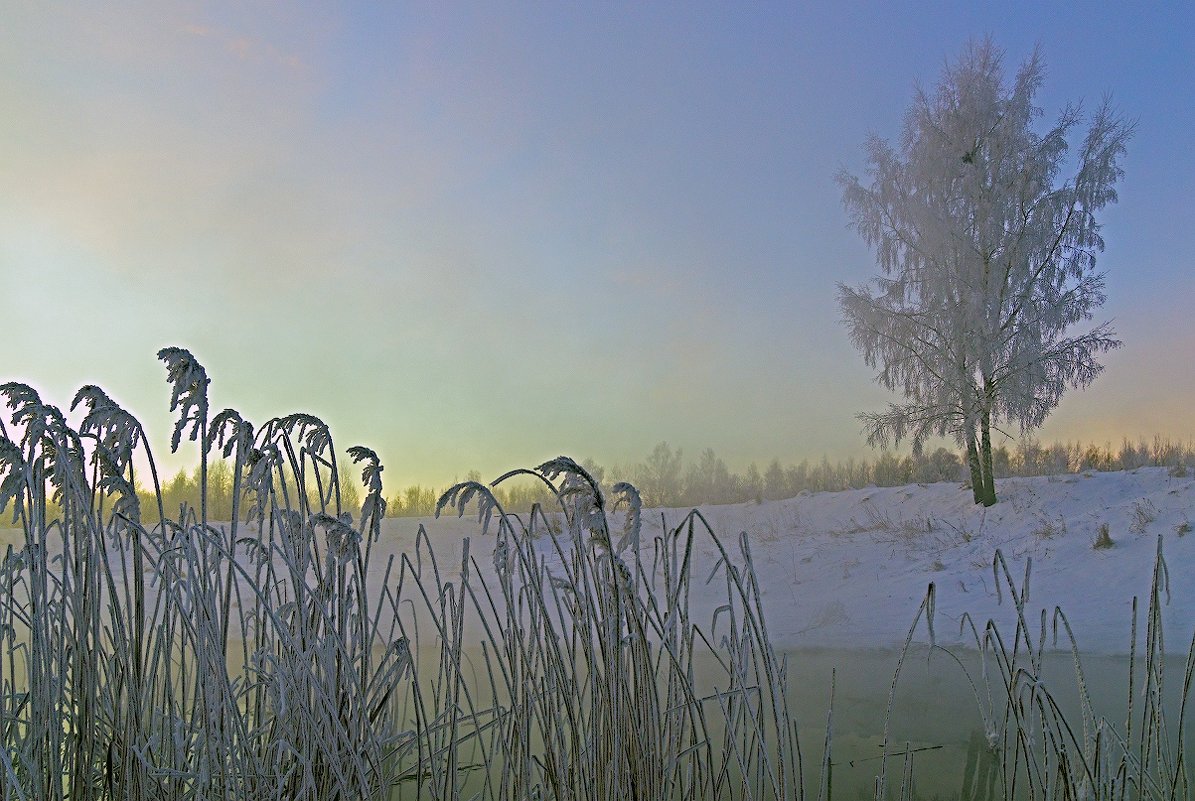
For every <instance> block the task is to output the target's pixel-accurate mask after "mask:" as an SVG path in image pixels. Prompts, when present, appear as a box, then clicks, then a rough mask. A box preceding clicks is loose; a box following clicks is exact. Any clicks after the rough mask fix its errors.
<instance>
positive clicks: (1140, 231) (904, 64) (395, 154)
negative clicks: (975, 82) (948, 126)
mask: <svg viewBox="0 0 1195 801" xmlns="http://www.w3.org/2000/svg"><path fill="white" fill-rule="evenodd" d="M380 5H381V6H382V7H381V8H379V7H377V6H352V5H344V6H341V7H336V8H332V7H330V4H327V5H325V4H306V5H299V4H290V5H280V4H279V5H275V4H268V5H267V4H253V5H249V4H190V3H187V4H176V3H152V4H150V3H145V4H141V5H140V6H138V5H137V4H132V3H130V4H124V5H122V6H121V8H119V9H114V8H110V7H105V8H100V7H98V6H93V5H84V4H78V5H74V6H71V5H63V4H60V5H53V6H47V5H45V4H39V3H29V4H22V3H14V4H9V5H7V6H6V12H5V17H6V22H5V25H4V26H3V27H2V29H0V101H2V102H3V107H4V108H5V109H6V113H5V121H4V123H3V124H2V125H0V279H2V283H0V288H2V289H3V292H4V294H5V298H6V303H5V304H4V309H5V318H6V319H5V325H4V330H5V337H4V340H3V342H2V343H0V364H2V365H3V369H2V370H0V374H2V375H0V378H3V379H5V380H7V379H20V380H25V381H29V382H31V383H34V384H35V385H36V386H38V387H39V388H41V389H42V390H43V392H44V393H45V395H46V396H47V398H48V399H50V400H51V401H54V402H58V403H61V404H66V403H69V399H70V397H71V395H72V394H73V392H74V390H75V389H76V388H77V387H78V386H79V385H81V384H83V383H89V382H94V383H99V384H101V385H102V386H104V387H105V388H106V389H107V390H108V391H109V392H110V393H111V394H113V396H114V397H116V398H117V399H119V400H120V401H122V402H123V403H124V404H125V405H127V406H128V407H129V408H130V409H132V410H133V411H134V412H135V413H137V414H138V415H139V416H141V417H142V418H143V420H144V421H145V422H146V423H147V424H148V425H149V426H150V428H151V430H153V431H155V432H157V434H158V448H159V450H160V451H162V450H164V449H165V445H166V443H167V441H168V435H169V418H168V414H167V411H166V408H167V404H168V398H169V395H168V390H167V387H166V385H165V383H164V376H165V371H164V369H163V368H162V367H161V365H160V364H158V363H157V362H156V361H155V360H154V354H155V352H156V351H157V349H158V348H160V347H162V346H165V345H175V344H177V345H182V346H185V347H188V348H190V349H191V350H192V351H193V352H194V353H195V354H196V355H197V356H198V357H199V359H200V360H201V361H203V362H204V363H205V364H206V366H207V367H208V370H209V372H210V374H211V375H212V378H213V396H212V402H213V404H214V405H215V406H216V407H217V408H222V407H223V406H227V405H231V406H234V407H236V408H239V409H241V410H242V411H244V412H245V413H246V414H247V415H248V416H249V417H250V418H251V419H253V420H255V421H258V422H260V421H263V420H264V419H266V418H268V417H270V416H272V415H275V414H283V413H287V412H290V411H297V410H302V411H310V412H313V413H315V414H319V415H321V416H323V417H324V418H325V419H326V420H328V422H330V423H331V425H332V428H333V433H334V435H335V436H336V438H337V440H338V444H339V445H340V446H341V447H347V446H349V445H352V444H357V443H363V444H369V445H371V446H373V447H375V448H376V449H378V450H379V452H380V453H381V454H382V457H383V460H384V461H385V463H386V464H387V465H388V471H387V474H386V477H387V479H388V480H389V482H390V484H391V486H394V485H398V484H407V483H412V482H416V481H419V482H432V483H443V482H446V481H448V480H450V479H452V478H453V477H454V476H459V475H463V474H464V473H465V472H466V471H468V470H471V469H474V468H476V469H480V470H481V471H482V472H483V474H486V475H488V474H497V473H498V472H501V471H504V470H505V469H507V468H509V467H513V466H520V465H527V464H533V463H537V462H538V461H540V460H542V459H543V458H546V457H550V456H553V455H556V454H558V453H567V454H570V455H574V456H577V457H578V458H580V457H583V456H591V457H594V458H596V459H598V461H600V462H602V463H604V464H613V463H628V462H632V461H636V460H639V459H641V458H642V457H643V456H644V455H646V454H647V453H648V452H649V451H650V449H651V447H652V445H653V444H654V443H655V442H658V441H660V440H667V441H669V442H670V443H672V444H673V445H674V446H677V447H681V448H684V449H685V450H686V452H688V453H696V451H698V450H699V449H701V448H704V447H712V448H714V449H715V450H716V451H717V452H718V453H719V455H722V456H724V457H725V458H726V459H727V460H728V462H730V463H731V465H732V466H734V467H736V468H741V467H743V466H745V465H746V464H747V463H748V462H749V461H752V460H754V461H757V462H759V463H760V464H761V465H762V464H765V463H766V462H767V461H768V460H770V459H771V458H772V457H774V456H775V457H780V458H781V459H782V460H783V461H786V462H791V461H798V460H800V459H801V458H805V457H808V458H811V459H818V458H820V457H821V456H822V455H823V454H825V455H828V456H829V457H830V458H831V459H837V458H842V457H846V456H864V455H867V454H868V453H869V451H868V449H867V448H866V447H865V444H864V442H863V438H862V436H861V434H860V433H859V425H858V422H857V421H856V420H855V417H854V415H855V414H856V413H857V412H859V411H863V410H868V409H877V408H879V407H881V406H882V405H883V403H885V402H886V401H887V400H888V399H889V398H890V396H889V394H888V393H886V392H885V391H883V390H882V389H880V388H879V387H877V386H876V385H875V384H874V382H873V381H872V374H871V372H870V371H869V370H868V369H867V368H866V366H865V365H864V364H863V361H862V359H861V357H860V356H859V355H858V353H856V352H855V351H853V350H852V349H851V347H850V344H849V342H848V341H847V338H846V335H845V332H844V330H843V329H842V327H841V325H840V324H839V322H838V310H837V307H836V304H835V284H836V283H837V282H840V281H841V282H846V283H849V284H855V283H860V282H862V281H864V280H866V279H867V278H868V277H869V276H871V275H872V274H874V272H875V269H876V268H875V266H874V260H873V258H872V256H871V254H870V253H869V252H868V251H867V249H866V248H865V247H864V245H863V244H862V242H861V241H860V240H859V238H858V237H857V236H856V235H855V234H854V232H853V231H851V230H850V229H849V228H848V226H847V217H846V214H845V212H844V211H843V209H842V206H841V202H840V196H839V192H838V188H837V186H836V185H835V183H834V175H835V174H836V173H837V172H838V170H839V169H841V168H844V167H845V168H846V169H848V170H851V171H853V172H860V171H861V170H862V167H863V158H862V155H863V151H862V144H863V142H864V139H865V137H866V136H867V135H868V133H869V132H872V131H874V132H876V133H878V134H879V135H881V136H883V137H886V138H894V137H895V136H896V135H897V134H898V133H899V130H900V123H901V116H902V114H903V112H904V110H905V108H906V107H907V106H908V104H909V102H910V99H911V97H912V92H913V87H914V85H915V83H916V82H917V81H920V82H921V83H922V84H924V85H927V86H932V85H933V84H934V83H935V81H936V80H937V78H938V75H939V73H940V70H941V68H942V66H943V64H944V63H945V61H946V60H947V59H952V58H954V57H955V56H956V55H957V54H958V53H959V52H960V50H961V49H962V47H963V45H964V43H965V42H966V41H967V39H968V38H969V37H978V36H983V35H986V34H990V35H991V36H992V37H993V38H994V39H995V41H996V42H997V43H998V44H999V45H1000V46H1002V47H1003V48H1004V49H1005V50H1006V53H1007V55H1006V64H1007V68H1008V70H1009V71H1010V72H1011V71H1013V70H1015V68H1016V66H1017V65H1018V64H1019V63H1020V61H1021V60H1022V59H1024V58H1025V57H1027V56H1028V55H1029V54H1030V52H1031V51H1032V48H1033V47H1034V45H1035V44H1038V45H1040V47H1041V49H1042V53H1043V55H1044V58H1045V61H1046V65H1047V80H1046V84H1045V86H1044V87H1043V89H1042V90H1041V92H1040V93H1039V95H1038V98H1037V99H1038V102H1039V105H1041V106H1042V107H1043V108H1044V109H1045V112H1046V115H1045V116H1046V119H1047V120H1049V119H1051V118H1052V117H1053V116H1054V114H1056V112H1057V111H1058V109H1059V108H1060V107H1061V106H1062V105H1063V104H1064V103H1066V102H1068V101H1072V100H1080V99H1083V100H1085V101H1086V103H1087V105H1088V106H1089V107H1090V106H1094V105H1095V104H1097V103H1098V102H1099V101H1100V99H1101V97H1102V96H1103V94H1104V93H1105V92H1109V93H1111V94H1112V96H1113V98H1114V101H1115V102H1116V104H1117V105H1118V106H1119V107H1120V108H1121V109H1122V111H1123V112H1124V113H1125V114H1126V115H1128V116H1130V117H1133V118H1136V119H1137V120H1138V127H1137V133H1136V136H1135V138H1134V139H1133V141H1132V142H1131V143H1130V147H1129V153H1128V157H1127V159H1126V163H1125V164H1126V177H1125V180H1124V181H1123V182H1122V184H1121V185H1120V202H1119V204H1118V205H1117V206H1115V207H1113V208H1111V209H1109V210H1107V211H1106V212H1105V214H1104V216H1103V220H1104V223H1105V228H1104V235H1105V239H1106V242H1107V250H1106V251H1105V253H1104V254H1103V256H1102V258H1101V260H1100V267H1101V268H1102V269H1104V270H1106V271H1107V291H1108V298H1109V300H1108V303H1107V304H1106V306H1105V307H1104V315H1103V317H1104V318H1112V319H1114V320H1115V326H1116V329H1117V331H1118V333H1119V335H1120V337H1121V338H1122V339H1123V340H1124V343H1125V345H1124V347H1123V348H1122V349H1121V350H1119V351H1117V352H1114V353H1112V354H1110V355H1109V356H1108V357H1106V359H1105V363H1106V364H1107V370H1106V371H1105V373H1104V375H1103V376H1101V377H1100V378H1099V379H1098V380H1097V381H1096V383H1095V384H1094V385H1093V386H1092V387H1091V388H1090V389H1088V390H1087V391H1085V392H1082V393H1072V394H1071V395H1070V396H1069V397H1068V398H1066V399H1065V400H1064V401H1063V403H1062V405H1061V406H1060V407H1059V409H1058V410H1057V411H1056V413H1055V414H1054V416H1053V418H1051V420H1050V421H1049V423H1048V424H1047V426H1046V427H1045V428H1044V429H1043V430H1042V431H1041V432H1040V435H1041V436H1042V437H1043V438H1045V439H1055V438H1058V439H1076V438H1079V439H1083V440H1094V441H1096V442H1100V443H1102V442H1104V441H1108V440H1110V441H1112V442H1113V443H1118V442H1119V440H1120V439H1121V437H1122V436H1130V437H1134V438H1135V437H1138V436H1147V437H1151V436H1153V435H1154V434H1155V433H1157V434H1162V435H1164V436H1170V437H1174V438H1178V439H1184V440H1185V439H1188V438H1190V437H1191V436H1192V435H1193V434H1195V424H1193V423H1192V422H1191V420H1192V417H1191V414H1190V399H1191V398H1192V397H1195V370H1193V369H1192V368H1191V364H1192V357H1193V356H1195V326H1193V325H1192V324H1191V318H1192V314H1193V312H1192V301H1193V300H1195V269H1193V268H1195V257H1193V256H1192V255H1191V254H1192V248H1191V246H1190V240H1189V234H1190V232H1191V231H1192V230H1195V203H1192V201H1191V199H1190V196H1189V192H1190V188H1191V187H1192V186H1195V149H1193V148H1192V144H1193V137H1192V131H1195V81H1192V80H1191V76H1192V75H1195V34H1193V33H1192V31H1195V11H1193V10H1192V6H1190V5H1189V4H1187V5H1183V4H1152V5H1149V6H1145V7H1136V6H1133V7H1130V6H1124V5H1123V4H1112V3H1109V4H1101V5H1096V4H1085V5H1082V6H1075V5H1072V4H1039V3H1023V4H1018V3H1012V4H986V3H976V4H969V3H955V4H922V5H915V4H886V5H883V6H880V7H873V6H872V5H857V4H855V5H852V4H845V3H825V4H754V5H746V4H723V5H713V4H698V3H678V4H672V5H666V4H652V5H650V6H644V5H629V4H628V5H625V6H622V5H614V4H591V5H586V6H581V5H580V4H547V3H543V4H530V3H527V4H509V5H507V4H503V5H493V6H486V5H484V4H462V5H451V4H438V3H437V4H425V5H420V4H402V5H399V4H394V5H386V4H380ZM190 459H193V455H192V454H185V455H184V456H182V457H179V458H178V459H177V460H176V461H175V462H174V464H181V463H183V462H186V461H188V460H190Z"/></svg>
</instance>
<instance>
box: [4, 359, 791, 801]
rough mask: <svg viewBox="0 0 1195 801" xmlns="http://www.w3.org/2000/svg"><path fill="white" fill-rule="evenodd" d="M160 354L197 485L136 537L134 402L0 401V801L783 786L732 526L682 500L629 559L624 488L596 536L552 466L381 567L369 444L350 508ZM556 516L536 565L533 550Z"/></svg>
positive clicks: (736, 791) (562, 467)
mask: <svg viewBox="0 0 1195 801" xmlns="http://www.w3.org/2000/svg"><path fill="white" fill-rule="evenodd" d="M160 356H161V358H162V359H163V360H164V361H165V362H166V364H167V367H168V370H169V379H168V380H169V382H170V384H171V386H172V389H173V396H172V410H177V411H178V413H179V418H178V424H177V426H176V428H175V431H174V438H173V445H174V446H175V447H178V446H179V445H180V444H181V440H182V439H183V437H184V436H186V437H188V438H189V439H191V440H194V441H196V442H197V444H198V446H199V451H200V456H201V467H200V483H201V487H203V488H204V492H203V493H201V496H200V503H199V505H198V506H196V507H189V506H186V505H184V506H182V507H180V508H179V509H178V510H177V513H174V512H173V511H171V512H169V513H168V512H167V510H165V509H164V508H159V509H157V510H155V511H156V513H157V514H155V515H153V518H154V520H160V521H162V522H160V523H155V524H154V525H144V524H143V523H142V513H141V509H140V500H139V498H138V496H137V493H136V492H135V490H134V487H135V486H136V479H137V476H136V475H135V474H134V470H135V467H134V463H135V460H134V458H133V456H134V453H135V452H136V451H138V450H143V451H144V453H145V458H146V463H148V464H149V465H150V472H151V482H152V484H153V486H154V493H153V499H154V501H155V503H156V504H158V505H161V503H162V502H161V498H162V493H161V488H160V486H159V483H158V479H157V475H156V468H154V467H153V465H154V461H153V457H152V454H151V453H150V452H149V449H148V446H147V443H146V437H145V433H144V431H143V430H142V428H141V426H140V424H139V423H138V422H137V421H136V420H135V419H133V418H132V417H131V416H130V415H129V414H128V413H127V412H125V411H124V410H123V409H121V408H120V407H119V406H117V405H116V403H115V402H114V401H112V400H111V398H109V397H108V396H107V395H106V394H105V393H104V392H102V391H101V390H99V389H98V388H95V387H85V388H83V389H82V390H80V392H79V394H78V395H77V397H76V399H75V403H74V406H75V407H78V408H79V409H80V410H81V411H82V412H85V416H84V418H83V420H82V422H81V423H80V424H79V425H78V427H77V428H75V427H72V426H71V425H70V424H68V422H67V420H66V417H65V416H64V415H63V414H62V413H61V412H60V411H59V410H58V409H57V408H55V407H53V406H51V405H49V404H46V403H44V402H43V401H42V400H41V399H40V398H39V397H38V396H37V394H36V392H34V391H33V390H32V389H31V388H29V387H28V386H24V385H20V384H7V385H5V386H4V387H3V388H0V392H2V393H3V394H4V396H5V399H6V401H7V403H8V406H9V408H10V409H11V411H12V413H13V414H12V424H11V429H10V428H8V427H4V428H3V429H2V430H0V434H2V436H3V438H2V439H0V481H2V483H0V501H2V503H0V505H2V506H3V507H4V509H5V510H6V511H11V512H12V513H13V514H14V518H13V519H14V521H15V522H16V523H17V524H18V525H19V526H20V533H19V535H18V538H17V541H16V542H15V543H14V544H13V546H12V547H10V548H9V550H8V553H7V555H6V558H5V560H4V564H3V568H2V569H0V587H2V590H3V593H2V597H0V682H2V690H0V787H2V788H3V791H2V796H3V797H4V798H25V799H66V798H70V799H118V798H120V799H151V798H161V799H176V798H202V799H238V800H239V799H319V800H320V801H323V800H324V799H361V798H386V797H393V798H408V797H409V798H446V799H447V798H458V797H478V798H503V799H505V798H510V799H515V798H559V799H564V798H594V799H620V801H621V800H622V799H627V798H661V799H664V798H678V799H680V798H758V799H767V798H776V799H780V798H793V797H798V796H800V795H801V794H802V792H803V790H802V788H803V787H804V785H805V783H806V781H807V779H806V777H804V776H803V775H802V772H801V770H802V766H801V762H800V758H799V750H798V748H797V741H796V729H795V727H794V726H793V725H792V721H791V720H790V718H789V715H788V710H787V708H786V706H785V702H784V688H785V686H786V681H787V668H786V665H785V663H784V661H783V660H782V659H781V658H779V657H778V656H777V654H776V652H775V651H774V649H773V648H772V647H771V644H770V641H769V638H768V634H767V628H766V624H765V622H764V620H763V617H762V615H761V612H760V604H759V597H760V596H759V587H758V585H757V584H756V582H755V577H754V572H753V570H752V563H751V556H750V552H749V550H748V549H747V544H746V540H745V539H744V540H742V541H741V542H740V545H739V547H735V548H727V547H726V546H724V545H723V544H722V541H721V540H720V539H719V538H718V537H716V536H715V535H714V533H713V531H712V530H711V528H710V527H709V526H708V524H706V523H705V521H704V519H703V517H702V516H701V514H700V513H698V512H694V513H692V514H691V515H689V516H688V517H687V518H686V519H685V520H684V521H682V522H681V523H680V524H679V525H677V526H676V527H674V528H672V529H670V530H669V531H667V532H662V533H661V534H660V535H659V536H655V537H652V538H650V545H648V543H643V544H642V545H644V547H642V548H641V547H640V546H641V543H640V536H641V525H640V521H639V512H640V510H639V500H638V495H637V493H636V491H635V489H634V488H633V487H631V486H630V485H622V486H618V487H616V488H615V495H616V498H617V499H618V501H619V502H620V503H622V504H624V505H625V506H626V507H627V511H626V513H624V514H623V515H622V528H621V529H620V530H618V531H614V530H613V529H612V528H611V524H610V522H609V518H608V515H607V512H608V510H607V509H606V507H605V503H606V501H605V498H604V496H603V495H602V494H601V493H600V492H599V491H598V490H597V487H596V484H595V483H594V482H593V481H592V479H591V477H589V476H588V474H587V473H586V472H585V471H584V470H583V469H581V468H580V467H579V466H578V465H577V464H575V463H574V462H572V461H571V460H568V459H564V458H561V459H557V460H554V461H552V462H549V463H546V464H545V465H542V466H541V467H540V468H538V469H537V470H536V471H517V472H520V473H530V474H532V475H534V476H536V477H537V478H538V479H539V480H540V481H542V482H543V483H544V485H545V486H546V487H547V488H548V490H549V491H550V494H551V496H552V497H553V499H554V501H555V503H556V507H555V508H554V509H551V510H544V509H542V508H537V509H535V510H533V512H532V514H531V515H530V516H529V517H528V518H527V519H526V520H525V521H524V520H523V519H521V518H519V517H516V516H513V515H507V514H505V513H504V512H503V510H502V509H501V507H499V506H498V505H497V503H496V500H495V498H494V496H493V494H492V493H491V492H490V490H489V489H488V488H487V487H485V486H483V485H481V484H478V483H475V482H469V483H466V484H462V485H458V486H457V487H455V488H453V489H452V490H451V491H450V492H449V493H447V494H446V495H445V496H444V498H443V499H441V506H444V505H456V506H459V507H461V511H463V509H464V506H465V504H466V502H467V501H469V500H470V499H473V500H476V501H477V502H478V503H479V504H480V512H481V516H482V517H484V518H485V519H487V520H488V521H490V522H491V523H492V527H493V529H494V531H495V533H496V547H493V548H492V550H493V557H492V558H491V557H490V556H489V555H488V554H487V555H485V556H480V558H475V555H474V553H473V552H471V550H470V547H469V540H468V539H467V538H466V539H464V540H462V541H461V542H460V551H459V557H460V559H459V563H458V564H456V565H442V564H441V563H439V562H437V560H436V556H435V550H436V549H435V548H434V547H433V545H432V543H431V541H430V538H429V536H428V535H427V533H426V530H424V529H422V527H421V528H420V533H419V534H418V535H417V537H416V543H415V544H414V547H413V548H412V549H411V550H410V551H409V552H404V553H401V554H398V553H395V552H393V551H391V552H390V553H389V555H388V556H386V557H385V559H384V564H377V563H375V560H377V559H378V558H379V557H378V554H379V553H380V549H379V547H378V543H379V539H380V536H381V523H382V518H383V515H384V512H385V509H384V500H383V497H384V496H383V495H382V485H381V465H380V464H379V463H378V461H377V457H376V455H375V454H374V453H373V452H372V451H370V450H369V449H367V448H353V449H350V451H349V453H350V455H351V456H352V458H353V459H354V460H355V461H357V462H358V463H360V464H361V466H362V467H363V481H364V484H365V486H366V488H367V490H368V492H367V495H366V497H365V500H364V503H363V505H362V511H361V515H360V519H359V520H358V521H357V523H356V525H354V524H353V523H352V521H351V518H349V517H347V516H346V515H344V514H342V512H341V496H342V492H341V488H340V483H341V477H340V475H339V473H338V470H337V466H336V459H335V458H334V453H335V451H334V449H333V444H332V439H331V436H330V433H329V431H328V429H327V427H326V426H325V425H324V424H323V423H322V422H321V421H319V420H317V419H315V418H313V417H310V416H306V415H291V416H288V417H284V418H278V419H274V420H270V421H268V422H266V423H265V424H264V425H262V426H261V427H260V428H254V427H253V426H251V425H250V424H249V423H247V422H246V421H244V420H243V419H242V418H241V417H240V415H239V414H237V413H236V412H235V411H232V410H225V411H223V412H221V413H219V414H216V415H214V416H213V415H210V414H209V409H208V378H207V375H206V372H205V371H204V369H203V368H202V366H200V365H199V364H198V363H197V362H196V361H195V360H194V359H193V358H192V357H191V355H190V354H189V353H187V352H186V351H182V350H179V349H167V350H165V351H163V352H162V353H161V354H160ZM217 451H220V452H222V454H223V456H224V457H225V458H227V459H230V460H231V461H232V463H233V481H234V493H233V498H234V500H233V504H234V506H233V509H232V512H233V514H232V517H233V519H232V521H230V522H216V521H213V520H210V519H209V516H208V509H207V507H206V504H205V502H204V500H205V499H206V496H207V492H206V487H207V475H206V470H207V467H206V466H207V463H208V460H209V459H210V458H212V457H213V455H214V454H215V453H216V452H217ZM49 508H54V509H56V510H58V512H57V514H56V515H55V516H54V517H53V518H48V517H47V514H46V512H47V509H49ZM549 516H551V517H552V518H554V519H553V520H549ZM560 520H562V521H563V525H562V526H561V525H560V522H558V521H560ZM557 527H558V528H562V530H563V532H565V533H566V534H567V536H559V537H558V536H553V535H551V534H549V535H548V536H547V539H548V540H549V541H550V542H552V543H554V553H555V556H556V562H555V564H556V569H554V570H552V571H551V572H550V573H549V571H548V569H547V567H546V565H545V564H544V563H543V562H542V560H541V558H540V552H539V551H538V550H537V549H536V547H535V544H536V543H537V542H538V543H541V544H542V542H543V541H544V538H543V537H542V536H540V533H541V532H545V531H550V530H552V529H553V528H557ZM697 542H701V543H703V545H704V546H705V547H714V548H717V549H719V550H720V551H721V552H722V554H723V559H722V566H721V570H720V571H719V573H718V576H719V578H718V581H719V583H720V584H721V585H722V587H723V588H724V593H723V595H724V603H723V605H722V606H721V607H720V608H719V610H718V613H717V615H716V617H715V619H714V621H713V623H712V624H710V623H709V621H707V622H706V623H705V624H702V625H699V624H698V623H699V622H698V621H695V620H693V619H691V617H690V614H689V609H688V599H689V595H690V592H691V587H692V585H693V583H694V573H693V560H692V554H693V551H694V548H695V547H696V545H695V543H697ZM489 550H491V548H487V551H489ZM648 552H650V553H651V554H652V557H651V559H650V560H645V559H644V558H643V556H644V555H645V554H647V553H648ZM482 564H484V565H485V568H484V569H483V568H482V567H481V565H482ZM698 663H701V665H700V668H699V667H698ZM699 672H700V676H699V675H698V674H699ZM462 793H463V794H464V796H462Z"/></svg>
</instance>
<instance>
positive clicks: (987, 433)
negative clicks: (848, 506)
mask: <svg viewBox="0 0 1195 801" xmlns="http://www.w3.org/2000/svg"><path fill="white" fill-rule="evenodd" d="M979 436H980V439H981V446H980V447H981V448H982V453H981V454H980V455H981V457H982V463H981V464H980V472H981V474H982V476H983V500H982V503H983V505H984V506H993V505H994V504H995V503H996V476H995V475H994V474H993V472H992V412H991V409H989V408H987V407H985V408H984V410H983V412H982V414H981V416H980V418H979Z"/></svg>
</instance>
